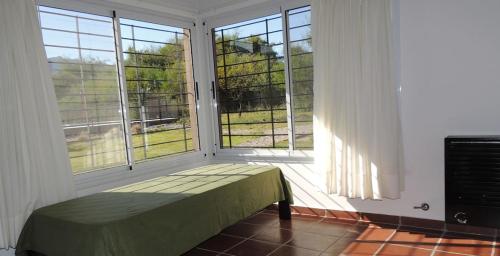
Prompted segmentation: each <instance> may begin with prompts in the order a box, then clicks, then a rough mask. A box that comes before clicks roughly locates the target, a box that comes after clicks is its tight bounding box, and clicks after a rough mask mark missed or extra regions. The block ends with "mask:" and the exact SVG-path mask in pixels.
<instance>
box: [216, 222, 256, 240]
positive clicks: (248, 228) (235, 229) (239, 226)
mask: <svg viewBox="0 0 500 256" xmlns="http://www.w3.org/2000/svg"><path fill="white" fill-rule="evenodd" d="M264 227H265V226H263V225H255V224H248V223H242V222H240V223H236V224H234V225H232V226H230V227H228V228H226V229H224V230H222V234H228V235H234V236H241V237H251V236H253V235H255V234H257V233H259V232H260V231H261V230H262V229H263V228H264Z"/></svg>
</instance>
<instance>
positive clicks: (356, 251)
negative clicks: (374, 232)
mask: <svg viewBox="0 0 500 256" xmlns="http://www.w3.org/2000/svg"><path fill="white" fill-rule="evenodd" d="M382 245H383V243H379V242H365V241H355V242H352V243H351V244H349V246H347V248H346V249H345V250H344V251H343V252H342V254H341V255H372V254H374V253H375V252H376V251H377V250H378V249H379V248H380V247H381V246H382Z"/></svg>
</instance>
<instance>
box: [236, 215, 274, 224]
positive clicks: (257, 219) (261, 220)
mask: <svg viewBox="0 0 500 256" xmlns="http://www.w3.org/2000/svg"><path fill="white" fill-rule="evenodd" d="M278 220H279V217H278V216H277V215H274V214H266V213H259V214H256V215H253V216H250V217H248V218H246V219H244V220H242V222H245V223H250V224H256V225H274V224H276V223H277V222H278Z"/></svg>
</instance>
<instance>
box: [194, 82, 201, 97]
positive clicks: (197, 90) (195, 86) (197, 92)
mask: <svg viewBox="0 0 500 256" xmlns="http://www.w3.org/2000/svg"><path fill="white" fill-rule="evenodd" d="M194 90H195V93H196V100H200V91H199V89H198V82H195V83H194Z"/></svg>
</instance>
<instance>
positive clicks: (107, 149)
mask: <svg viewBox="0 0 500 256" xmlns="http://www.w3.org/2000/svg"><path fill="white" fill-rule="evenodd" d="M273 117H274V120H275V121H277V122H278V123H275V124H274V131H275V134H284V135H283V136H277V137H275V146H276V147H277V148H288V138H287V135H286V134H287V132H288V125H287V123H286V120H287V118H286V111H284V110H279V111H275V113H273ZM295 117H296V120H312V113H311V112H303V113H296V115H295ZM227 118H228V116H227V114H223V115H222V116H221V121H222V122H221V124H222V133H223V135H228V134H229V130H228V125H227ZM229 120H230V123H231V135H232V137H231V144H232V146H235V147H238V146H242V147H245V145H247V146H248V145H252V146H253V147H272V137H271V136H263V135H271V134H272V125H271V124H269V123H265V122H270V121H271V113H270V111H259V112H251V113H242V114H241V115H240V114H238V113H231V114H229ZM256 122H264V123H262V124H261V123H258V124H237V123H256ZM308 124H309V123H300V125H305V126H307V125H308ZM237 135H247V136H237ZM184 136H186V137H184ZM184 138H186V142H185V141H179V142H171V141H177V140H184ZM145 142H146V143H145ZM132 143H133V146H134V151H133V152H134V160H135V161H144V160H147V159H152V158H157V157H161V156H165V155H172V154H176V153H182V152H186V151H191V150H193V139H192V134H191V130H190V129H189V128H188V129H186V133H185V134H184V130H183V129H179V130H169V131H165V130H164V131H156V132H151V133H149V134H147V135H145V136H143V135H142V134H136V135H133V136H132ZM144 145H149V146H148V147H147V148H146V147H144ZM223 147H225V148H228V147H229V136H223ZM311 147H312V136H310V135H307V136H300V135H299V136H297V138H296V148H311ZM68 151H69V155H70V159H71V165H72V168H73V172H74V173H81V172H85V171H87V170H92V169H98V168H107V167H113V166H119V165H125V164H126V162H127V161H126V153H125V145H124V140H123V134H122V132H120V131H119V130H117V129H116V130H110V131H108V132H106V133H105V134H103V135H101V136H93V137H92V140H90V139H89V138H88V137H85V136H83V137H81V138H77V139H75V138H73V139H72V141H68Z"/></svg>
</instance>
